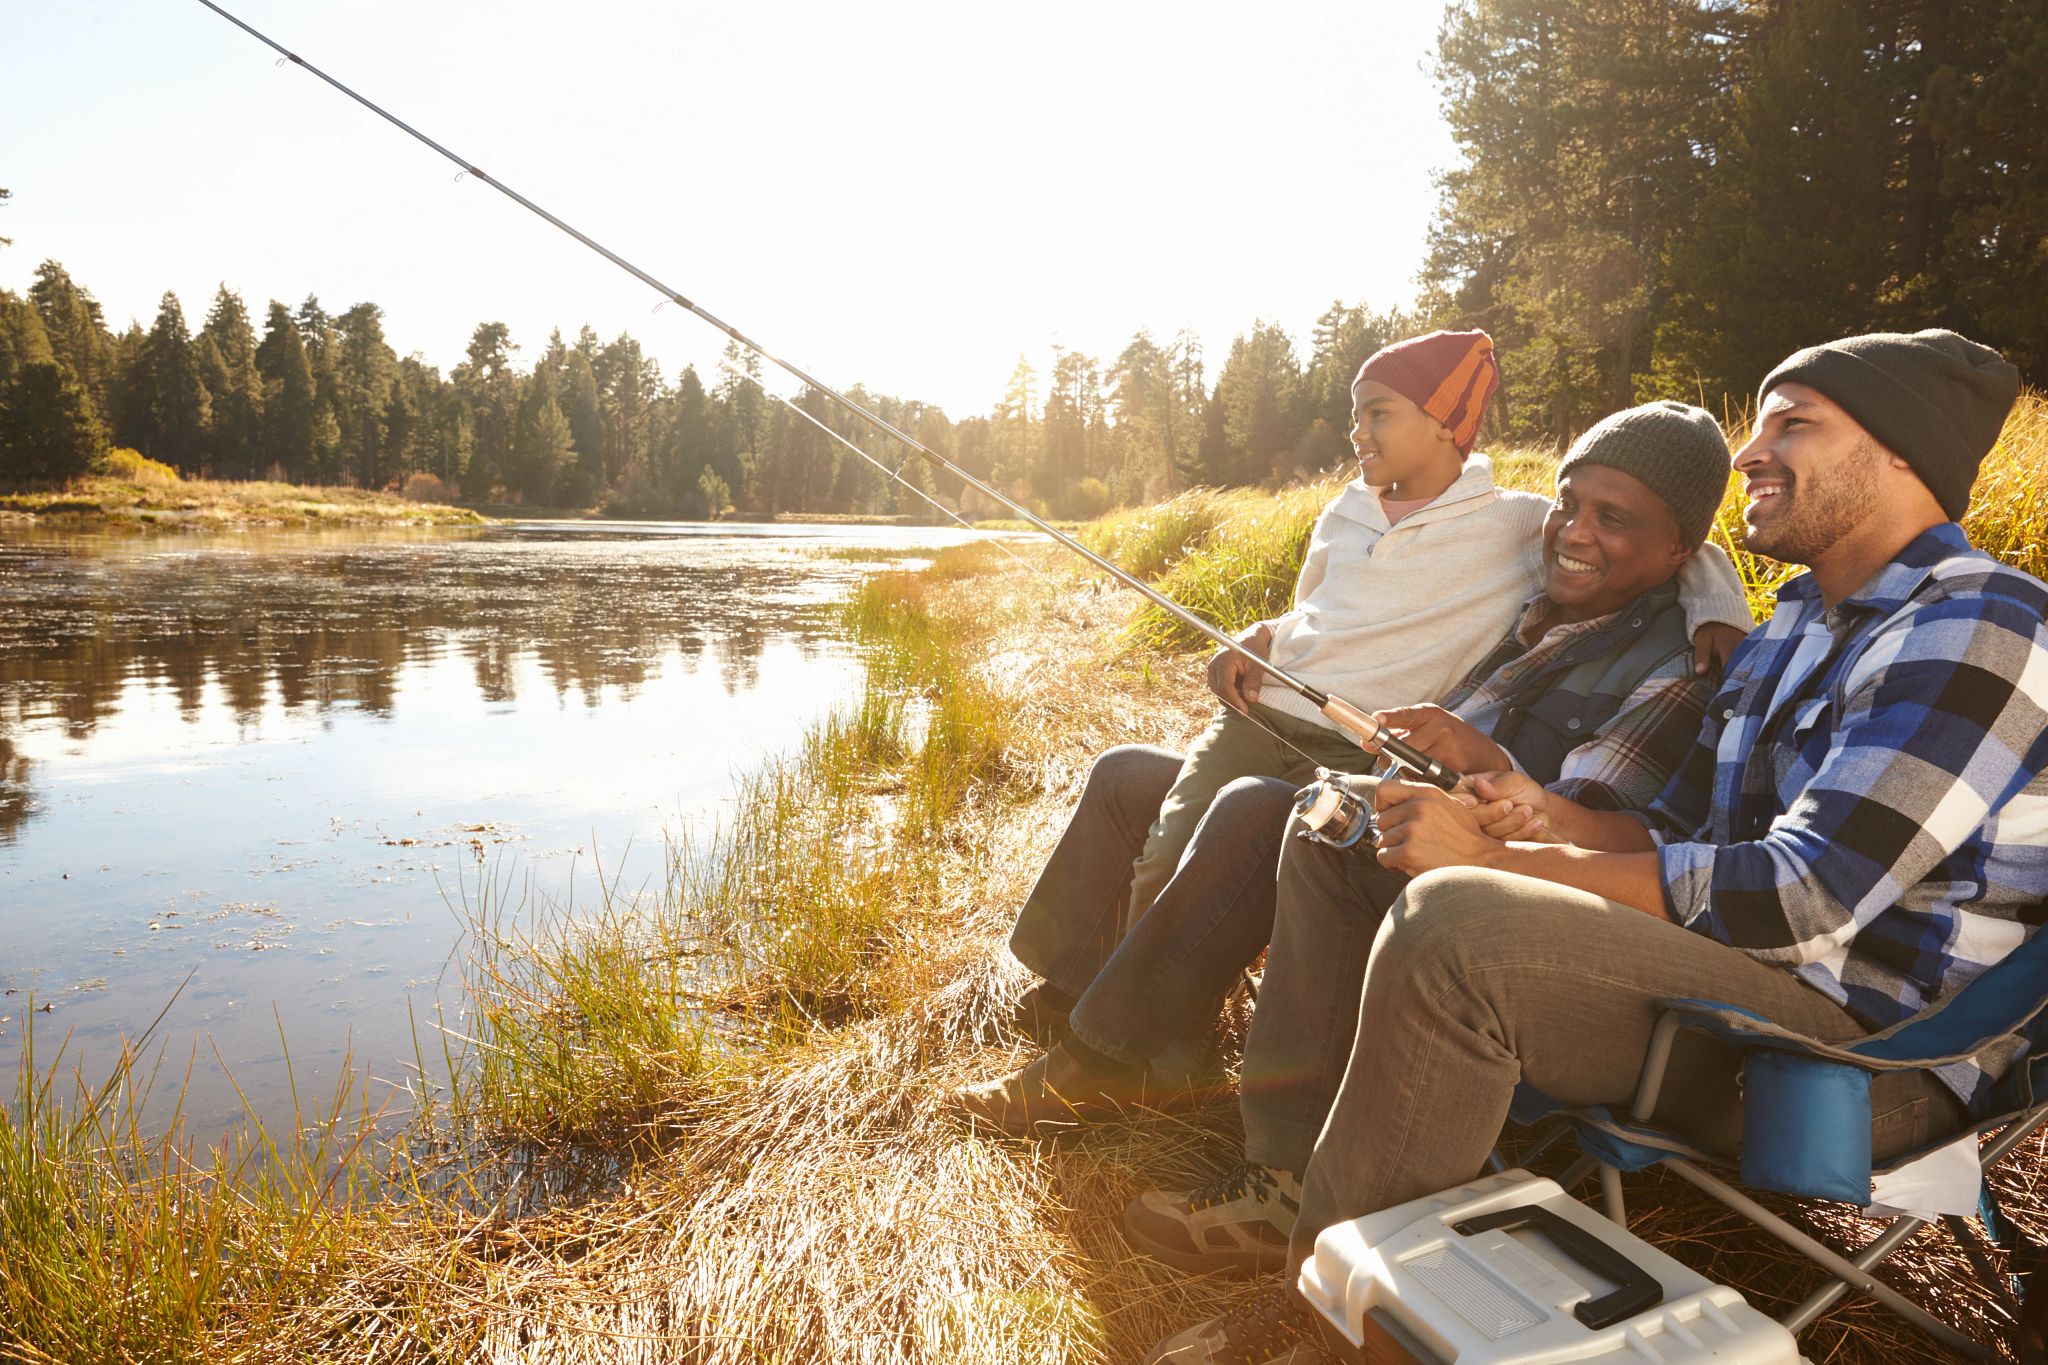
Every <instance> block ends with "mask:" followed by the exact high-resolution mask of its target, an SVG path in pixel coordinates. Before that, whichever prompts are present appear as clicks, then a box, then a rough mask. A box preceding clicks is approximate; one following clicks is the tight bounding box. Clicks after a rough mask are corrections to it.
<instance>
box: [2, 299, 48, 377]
mask: <svg viewBox="0 0 2048 1365" xmlns="http://www.w3.org/2000/svg"><path fill="white" fill-rule="evenodd" d="M55 359H56V356H55V354H54V353H53V352H52V351H51V350H50V338H49V334H48V333H46V332H45V331H44V330H43V319H42V317H41V316H40V315H39V314H38V313H37V312H36V310H35V308H34V306H33V305H31V304H30V303H29V302H28V300H26V299H24V298H22V297H21V295H19V294H16V293H14V292H12V291H11V290H6V289H0V388H4V387H5V386H6V385H8V384H11V383H13V382H14V377H15V376H16V375H18V374H20V373H21V372H22V370H23V369H24V368H26V367H27V366H30V365H35V364H45V363H48V362H50V361H53V360H55Z"/></svg>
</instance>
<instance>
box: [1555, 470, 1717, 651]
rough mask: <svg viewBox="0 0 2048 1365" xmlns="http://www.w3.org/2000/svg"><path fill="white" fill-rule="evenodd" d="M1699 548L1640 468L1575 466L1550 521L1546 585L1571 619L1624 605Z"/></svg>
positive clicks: (1560, 489) (1559, 485) (1560, 483)
mask: <svg viewBox="0 0 2048 1365" xmlns="http://www.w3.org/2000/svg"><path fill="white" fill-rule="evenodd" d="M1692 552H1693V547H1692V546H1690V545H1687V544H1685V543H1684V541H1683V540H1682V539H1681V538H1680V536H1679V534H1678V522H1677V520H1676V519H1675V518H1673V517H1672V515H1671V509H1670V508H1669V507H1666V506H1665V505H1664V499H1662V498H1660V497H1658V496H1657V495H1656V494H1655V493H1652V492H1651V491H1650V488H1649V485H1648V484H1645V483H1644V482H1643V481H1642V480H1641V479H1638V478H1637V477H1636V476H1635V475H1633V474H1624V473H1622V472H1621V471H1620V470H1619V469H1615V468H1612V467H1610V466H1608V465H1601V464H1575V465H1573V466H1572V468H1571V470H1570V472H1568V473H1567V474H1566V475H1565V476H1564V477H1563V478H1562V479H1559V480H1558V482H1557V498H1556V499H1555V501H1553V502H1552V503H1551V505H1550V513H1549V515H1548V516H1546V517H1544V519H1543V591H1544V593H1545V594H1546V595H1547V596H1548V597H1549V598H1550V600H1551V601H1552V602H1554V603H1556V604H1557V606H1558V607H1559V608H1560V609H1561V611H1562V612H1563V615H1564V618H1565V619H1566V620H1569V621H1584V620H1589V619H1591V618H1592V617H1595V616H1605V615H1606V614H1607V613H1608V612H1611V611H1619V610H1621V609H1622V608H1623V607H1625V606H1627V605H1628V604H1629V603H1630V602H1632V601H1634V600H1635V599H1636V598H1637V597H1639V596H1641V595H1642V594H1643V593H1646V592H1648V591H1649V590H1650V589H1651V588H1654V587H1657V586H1658V585H1659V584H1661V583H1663V582H1664V581H1665V580H1666V579H1668V578H1670V577H1671V575H1673V574H1675V573H1677V572H1678V566H1679V565H1681V564H1683V563H1685V561H1686V560H1687V559H1688V558H1689V557H1690V556H1691V555H1692Z"/></svg>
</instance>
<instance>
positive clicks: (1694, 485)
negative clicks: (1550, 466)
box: [1557, 399, 1732, 548]
mask: <svg viewBox="0 0 2048 1365" xmlns="http://www.w3.org/2000/svg"><path fill="white" fill-rule="evenodd" d="M1731 459H1732V457H1731V456H1730V455H1729V453H1728V438H1727V437H1726V436H1724V435H1723V434H1722V432H1721V424H1720V423H1719V422H1716V421H1715V420H1714V416H1713V414H1712V413H1710V412H1708V411H1707V410H1706V409H1705V408H1696V407H1693V406H1692V405H1690V404H1688V403H1674V402H1671V401H1670V400H1668V399H1666V400H1663V401H1660V402H1655V403H1645V404H1643V405H1642V406H1641V407H1635V408H1626V409H1623V410H1622V411H1620V412H1617V413H1613V414H1611V415H1610V416H1607V417H1603V418H1601V419H1600V420H1599V421H1597V422H1595V423H1594V424H1593V425H1592V426H1590V427H1588V428H1586V430H1585V432H1584V433H1583V434H1581V435H1580V437H1579V439H1578V440H1576V441H1574V442H1572V448H1571V449H1570V450H1568V451H1566V452H1565V457H1564V459H1563V460H1562V461H1560V462H1559V463H1558V466H1557V478H1558V482H1559V483H1563V482H1564V478H1565V475H1567V474H1569V473H1571V472H1572V470H1573V469H1574V468H1576V467H1578V466H1580V465H1589V464H1600V465H1606V466H1608V467H1609V468H1610V469H1618V470H1620V471H1621V472H1622V473H1624V474H1632V475H1634V476H1635V477H1636V478H1638V479H1641V480H1642V481H1643V483H1644V484H1645V485H1647V486H1648V488H1649V490H1650V491H1651V492H1652V493H1655V494H1656V495H1657V496H1658V497H1660V498H1662V499H1663V500H1664V505H1665V506H1666V507H1668V508H1670V509H1671V518H1672V520H1674V521H1676V522H1677V523H1678V534H1679V535H1680V536H1681V537H1683V539H1684V541H1685V543H1686V544H1687V545H1689V546H1692V547H1694V548H1698V547H1699V546H1700V545H1701V544H1703V543H1704V542H1705V541H1706V538H1707V532H1708V531H1710V530H1712V529H1713V525H1714V513H1715V511H1716V510H1717V509H1718V508H1719V507H1720V506H1721V499H1722V498H1723V497H1724V496H1726V495H1727V492H1728V469H1729V465H1730V463H1731Z"/></svg>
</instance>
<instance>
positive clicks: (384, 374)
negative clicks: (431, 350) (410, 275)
mask: <svg viewBox="0 0 2048 1365" xmlns="http://www.w3.org/2000/svg"><path fill="white" fill-rule="evenodd" d="M334 336H335V343H334V415H335V419H336V421H337V422H338V423H339V424H340V427H341V463H342V476H343V477H344V478H346V479H348V480H349V481H351V482H353V483H354V484H356V485H357V486H358V487H362V488H377V487H381V486H382V484H383V483H384V477H385V476H384V468H383V465H384V408H385V405H386V403H388V402H389V401H390V394H391V380H392V377H393V376H394V375H395V374H396V373H397V370H398V357H397V356H396V355H395V354H393V353H392V350H391V346H390V344H389V343H388V342H386V341H385V340H384V310H383V309H382V308H379V307H378V306H377V305H376V304H374V303H359V304H357V305H356V306H355V307H353V308H351V309H349V310H348V311H347V312H346V313H343V314H342V315H341V316H340V317H338V318H336V319H335V320H334Z"/></svg>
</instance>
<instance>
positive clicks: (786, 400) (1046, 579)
mask: <svg viewBox="0 0 2048 1365" xmlns="http://www.w3.org/2000/svg"><path fill="white" fill-rule="evenodd" d="M718 368H719V369H720V370H721V371H722V372H723V373H725V374H729V375H731V376H732V377H733V378H735V379H744V380H746V381H747V382H748V383H749V384H752V385H753V386H754V387H755V388H757V389H759V390H760V391H761V392H762V393H765V394H767V395H768V396H769V397H770V398H773V399H774V400H775V401H776V402H778V403H780V404H782V406H784V407H786V408H788V409H789V410H790V411H791V412H793V413H795V414H796V415H797V416H799V417H801V418H803V419H804V420H805V421H806V422H809V423H810V424H811V425H812V426H814V427H816V428H817V429H818V430H820V431H822V432H824V433H825V434H826V435H827V436H830V437H831V438H832V439H833V440H835V441H837V442H839V444H841V445H843V446H845V447H846V448H847V449H848V450H850V451H852V452H853V453H854V454H856V455H858V456H860V457H861V458H862V459H863V460H866V461H867V462H868V463H869V464H871V465H873V466H874V467H875V468H877V469H879V470H881V471H882V472H883V473H884V474H887V475H888V476H889V477H890V478H892V479H894V480H896V482H898V483H900V484H902V485H903V486H904V487H905V488H907V489H909V490H910V491H911V492H913V493H915V494H917V496H918V497H920V498H923V499H924V500H925V501H926V502H928V503H930V504H931V505H932V506H934V507H936V508H938V509H939V510H940V511H941V512H944V513H945V514H946V515H947V516H949V517H951V518H952V519H953V520H954V521H957V522H959V523H960V526H961V528H962V529H963V530H968V531H974V532H975V534H977V535H980V534H983V532H981V531H979V530H977V529H976V527H975V525H974V523H973V522H971V521H969V520H968V519H967V518H965V517H963V516H961V515H960V514H959V513H958V512H955V511H954V510H953V509H952V508H950V507H948V506H946V504H944V503H943V502H940V501H939V500H938V499H937V498H935V497H933V496H932V495H931V494H929V493H927V492H925V491H924V490H923V489H922V488H919V487H918V486H917V485H916V484H914V483H912V482H911V481H910V480H908V479H906V478H904V477H903V471H902V470H901V469H891V468H889V466H887V465H885V464H883V463H882V462H881V461H880V460H878V459H876V458H875V457H874V456H872V455H870V454H868V453H867V452H866V451H865V450H862V449H861V448H860V447H859V446H858V445H856V444H854V442H853V441H852V440H851V439H850V438H848V437H845V436H842V435H840V434H839V433H838V432H836V431H834V430H833V429H832V428H831V427H829V426H827V425H826V424H825V423H824V422H822V421H820V420H819V419H818V418H817V417H816V416H814V415H813V414H811V413H809V412H806V411H805V410H804V409H803V407H802V406H801V405H800V404H799V403H797V401H796V400H795V399H793V398H790V397H787V396H786V395H784V394H779V393H777V392H775V390H773V389H771V388H769V387H768V386H767V385H766V384H763V383H762V382H761V381H760V380H758V379H756V378H754V376H752V375H750V374H748V373H747V372H746V371H745V370H737V369H734V368H733V367H732V366H730V365H727V364H725V363H724V362H722V361H721V362H720V363H719V366H718ZM905 463H908V461H905ZM986 543H988V544H991V545H994V546H995V547H996V548H997V549H998V550H1001V551H1002V552H1003V553H1004V554H1006V555H1008V556H1009V557H1010V558H1011V559H1013V560H1015V561H1016V563H1017V566H1018V567H1019V568H1022V569H1027V570H1029V571H1030V572H1031V573H1033V574H1036V575H1037V576H1038V580H1039V581H1040V582H1041V583H1044V584H1045V585H1046V586H1047V587H1050V588H1053V589H1055V590H1063V588H1064V585H1062V584H1059V583H1055V582H1054V581H1053V579H1052V576H1051V575H1050V574H1048V573H1046V572H1045V570H1043V569H1041V568H1039V567H1038V566H1037V565H1035V564H1033V563H1031V562H1030V561H1028V560H1027V559H1025V558H1024V556H1022V555H1020V554H1018V553H1017V552H1016V551H1015V550H1013V549H1011V548H1010V547H1009V546H1007V545H1005V544H1004V543H1003V542H1002V541H1001V540H999V539H998V540H990V541H988V542H986Z"/></svg>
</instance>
